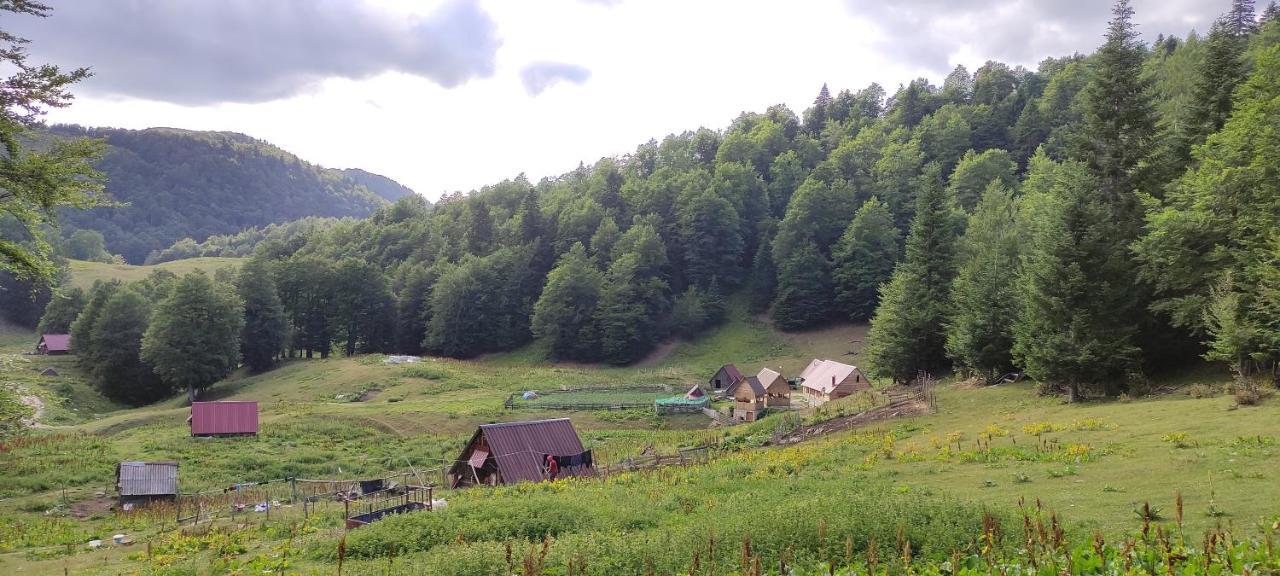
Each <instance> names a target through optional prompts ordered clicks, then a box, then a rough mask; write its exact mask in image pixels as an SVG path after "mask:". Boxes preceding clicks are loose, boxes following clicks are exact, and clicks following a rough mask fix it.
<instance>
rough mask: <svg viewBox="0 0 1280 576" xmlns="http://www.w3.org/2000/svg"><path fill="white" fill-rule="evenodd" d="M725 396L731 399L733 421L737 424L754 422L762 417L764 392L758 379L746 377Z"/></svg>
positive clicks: (727, 391)
mask: <svg viewBox="0 0 1280 576" xmlns="http://www.w3.org/2000/svg"><path fill="white" fill-rule="evenodd" d="M725 395H727V396H730V397H732V398H733V419H734V420H737V421H739V422H755V421H756V419H757V418H760V417H761V416H763V415H764V409H765V397H766V392H765V389H764V385H762V384H761V383H760V379H759V378H756V377H755V376H748V377H746V378H744V379H742V380H739V381H738V383H737V384H735V385H734V386H733V387H732V388H730V389H728V390H725Z"/></svg>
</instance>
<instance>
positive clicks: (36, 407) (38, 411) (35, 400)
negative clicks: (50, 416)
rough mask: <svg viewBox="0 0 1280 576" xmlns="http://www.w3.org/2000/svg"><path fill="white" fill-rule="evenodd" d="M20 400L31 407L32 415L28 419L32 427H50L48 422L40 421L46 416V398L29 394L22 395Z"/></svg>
mask: <svg viewBox="0 0 1280 576" xmlns="http://www.w3.org/2000/svg"><path fill="white" fill-rule="evenodd" d="M18 401H19V402H22V403H23V404H26V405H27V406H30V407H31V410H32V413H31V417H30V418H27V419H26V422H27V425H28V426H30V427H32V428H49V426H48V425H47V424H41V423H40V419H41V418H44V400H41V399H40V397H39V396H36V395H34V394H27V395H24V396H20V397H19V398H18Z"/></svg>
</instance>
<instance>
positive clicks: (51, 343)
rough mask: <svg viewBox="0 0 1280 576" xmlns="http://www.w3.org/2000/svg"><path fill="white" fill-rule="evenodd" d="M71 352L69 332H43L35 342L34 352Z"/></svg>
mask: <svg viewBox="0 0 1280 576" xmlns="http://www.w3.org/2000/svg"><path fill="white" fill-rule="evenodd" d="M69 352H71V335H70V334H45V335H43V336H41V337H40V342H38V343H36V354H67V353H69Z"/></svg>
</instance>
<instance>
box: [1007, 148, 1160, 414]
mask: <svg viewBox="0 0 1280 576" xmlns="http://www.w3.org/2000/svg"><path fill="white" fill-rule="evenodd" d="M1051 168H1052V170H1053V172H1054V173H1053V174H1052V175H1048V176H1047V177H1045V176H1042V178H1041V181H1042V182H1044V183H1045V184H1047V185H1048V186H1050V188H1049V189H1048V190H1047V191H1046V192H1043V193H1040V192H1038V191H1035V190H1031V191H1029V194H1032V195H1033V196H1031V197H1029V198H1028V202H1032V203H1033V205H1032V207H1031V208H1029V209H1027V210H1024V213H1025V217H1026V218H1028V219H1029V222H1027V223H1026V226H1025V227H1026V228H1027V229H1029V230H1031V238H1030V241H1029V245H1028V246H1027V247H1026V255H1025V256H1024V258H1023V264H1022V272H1021V274H1020V278H1019V281H1018V287H1019V300H1020V301H1021V312H1020V314H1019V315H1018V320H1017V322H1016V324H1015V325H1014V347H1013V353H1014V357H1015V358H1016V359H1017V362H1018V363H1020V364H1021V365H1022V366H1023V367H1024V368H1025V369H1026V371H1027V373H1028V374H1030V375H1031V376H1033V377H1034V378H1036V379H1037V380H1040V381H1043V382H1048V383H1053V384H1059V385H1063V386H1066V388H1067V390H1068V392H1069V393H1070V398H1071V400H1072V401H1076V400H1078V399H1080V398H1081V396H1082V395H1083V394H1084V393H1085V392H1086V391H1091V390H1093V391H1111V390H1115V389H1117V388H1118V386H1117V384H1119V383H1120V382H1121V381H1122V380H1123V378H1124V377H1125V375H1126V373H1127V372H1128V371H1129V370H1131V369H1132V368H1133V367H1134V366H1135V361H1136V356H1137V353H1138V350H1137V348H1136V347H1135V346H1134V345H1133V335H1134V333H1135V326H1134V324H1133V322H1132V321H1131V320H1130V319H1129V318H1128V317H1126V316H1124V315H1122V314H1117V311H1118V310H1129V309H1131V306H1132V305H1131V304H1130V303H1129V300H1130V299H1131V295H1130V294H1129V293H1130V292H1131V291H1132V285H1131V284H1127V283H1125V282H1123V281H1117V279H1118V278H1124V275H1123V274H1122V273H1121V271H1122V270H1124V269H1125V268H1128V267H1129V262H1128V259H1127V258H1126V254H1125V251H1124V246H1118V245H1117V244H1116V242H1115V237H1116V235H1117V234H1118V230H1117V229H1118V228H1119V227H1120V226H1121V225H1122V224H1121V223H1118V222H1115V221H1113V220H1111V219H1110V217H1109V216H1110V214H1111V208H1110V206H1109V205H1108V204H1107V202H1106V200H1105V198H1099V196H1098V194H1097V186H1098V185H1099V184H1098V180H1097V179H1096V178H1095V177H1093V176H1092V175H1091V174H1090V173H1089V171H1088V170H1087V168H1086V167H1085V166H1084V165H1083V164H1081V163H1077V162H1070V161H1069V162H1067V163H1065V164H1063V165H1061V166H1055V167H1051ZM1037 202H1038V203H1037Z"/></svg>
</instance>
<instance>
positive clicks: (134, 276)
mask: <svg viewBox="0 0 1280 576" xmlns="http://www.w3.org/2000/svg"><path fill="white" fill-rule="evenodd" d="M239 265H240V259H239V258H221V257H204V258H188V259H186V260H174V261H172V262H164V263H161V264H155V265H151V266H138V265H133V264H112V263H105V262H87V261H84V260H68V261H67V267H68V268H70V269H71V284H72V285H73V286H78V287H80V288H84V289H86V290H88V289H89V287H90V286H93V283H94V281H96V280H112V279H117V280H121V281H124V282H137V281H138V280H142V279H143V278H146V277H147V274H150V273H151V271H152V270H168V271H169V272H173V273H174V274H177V275H178V276H181V275H183V274H186V273H187V272H191V271H193V270H197V269H199V270H204V271H205V272H207V273H209V274H213V273H214V272H216V271H218V270H220V269H222V268H235V267H237V266H239Z"/></svg>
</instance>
